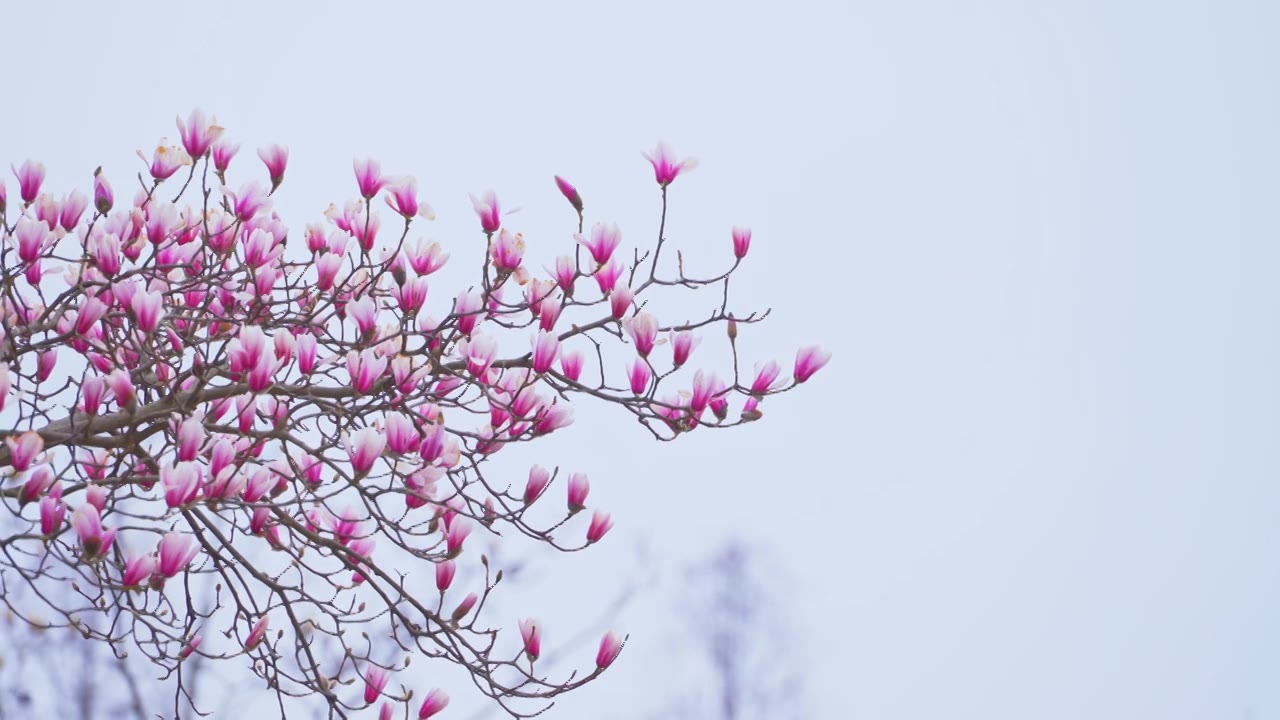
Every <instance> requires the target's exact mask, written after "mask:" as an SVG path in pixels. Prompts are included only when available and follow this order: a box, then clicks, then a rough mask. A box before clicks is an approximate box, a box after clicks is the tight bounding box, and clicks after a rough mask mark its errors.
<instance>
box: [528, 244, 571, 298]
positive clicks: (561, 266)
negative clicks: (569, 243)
mask: <svg viewBox="0 0 1280 720" xmlns="http://www.w3.org/2000/svg"><path fill="white" fill-rule="evenodd" d="M552 277H554V278H555V281H556V284H557V285H559V286H560V290H561V291H562V292H563V293H564V294H565V297H573V282H574V280H575V279H576V278H577V277H578V268H577V266H576V264H575V263H574V260H573V256H572V255H561V256H559V257H557V258H556V269H555V271H554V272H552ZM534 301H535V302H541V301H542V298H541V297H538V298H535V299H534Z"/></svg>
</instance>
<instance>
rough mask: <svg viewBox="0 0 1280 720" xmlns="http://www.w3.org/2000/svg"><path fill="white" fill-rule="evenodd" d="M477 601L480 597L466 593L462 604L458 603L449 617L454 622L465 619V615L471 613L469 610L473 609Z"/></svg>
mask: <svg viewBox="0 0 1280 720" xmlns="http://www.w3.org/2000/svg"><path fill="white" fill-rule="evenodd" d="M479 599H480V597H479V596H478V595H476V594H475V593H467V596H466V597H464V598H462V602H460V603H458V607H456V608H454V609H453V614H452V615H451V616H450V617H452V618H453V621H454V622H458V621H459V620H461V619H462V618H464V617H466V616H467V613H469V612H471V608H473V607H475V605H476V601H477V600H479Z"/></svg>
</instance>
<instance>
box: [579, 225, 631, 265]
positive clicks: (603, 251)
mask: <svg viewBox="0 0 1280 720" xmlns="http://www.w3.org/2000/svg"><path fill="white" fill-rule="evenodd" d="M574 237H575V238H577V240H578V242H579V243H581V244H582V245H583V246H585V247H586V248H587V250H589V251H590V252H591V258H592V259H593V260H595V261H596V265H604V264H605V263H607V262H609V258H610V257H612V256H613V251H614V250H616V249H617V248H618V243H620V242H622V231H620V230H618V226H617V225H605V224H603V223H596V224H595V225H592V226H591V239H590V240H587V239H585V238H583V237H582V235H575V236H574Z"/></svg>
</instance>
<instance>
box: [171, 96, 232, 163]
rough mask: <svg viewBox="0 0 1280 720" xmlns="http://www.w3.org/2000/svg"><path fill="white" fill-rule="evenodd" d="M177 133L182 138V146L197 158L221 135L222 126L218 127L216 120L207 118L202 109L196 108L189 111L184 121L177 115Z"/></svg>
mask: <svg viewBox="0 0 1280 720" xmlns="http://www.w3.org/2000/svg"><path fill="white" fill-rule="evenodd" d="M178 135H179V136H180V137H181V138H182V146H183V147H184V148H186V151H187V154H188V155H190V156H191V157H193V158H196V159H199V158H202V157H204V155H205V153H207V152H209V146H210V145H212V144H213V142H214V141H215V140H217V139H218V138H219V137H221V136H222V128H220V127H218V125H217V124H216V121H210V120H207V119H206V118H205V116H204V111H203V110H201V109H200V108H196V109H195V110H192V111H191V115H190V117H189V118H188V119H187V121H186V122H183V121H182V117H181V116H179V117H178Z"/></svg>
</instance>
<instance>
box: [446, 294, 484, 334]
mask: <svg viewBox="0 0 1280 720" xmlns="http://www.w3.org/2000/svg"><path fill="white" fill-rule="evenodd" d="M483 308H484V302H483V301H482V300H481V299H480V295H479V294H477V293H475V292H462V293H459V294H458V297H457V299H456V300H455V301H454V305H453V312H454V314H455V315H457V316H458V332H460V333H462V334H463V335H470V334H471V331H473V330H475V329H476V324H477V323H479V322H480V315H479V312H480V311H481V310H482V309H483Z"/></svg>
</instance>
